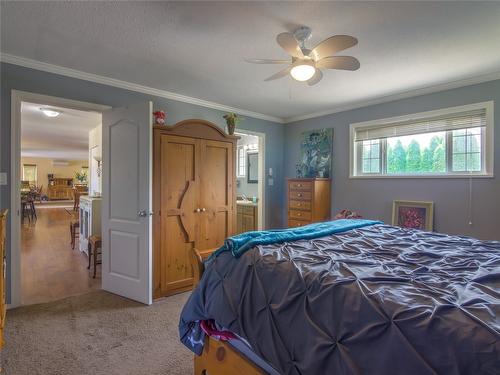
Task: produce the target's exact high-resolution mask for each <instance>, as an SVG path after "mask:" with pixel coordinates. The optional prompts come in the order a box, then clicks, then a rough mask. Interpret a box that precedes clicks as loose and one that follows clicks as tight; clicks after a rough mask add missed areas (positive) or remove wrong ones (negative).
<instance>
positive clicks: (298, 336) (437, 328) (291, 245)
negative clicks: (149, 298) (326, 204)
mask: <svg viewBox="0 0 500 375" xmlns="http://www.w3.org/2000/svg"><path fill="white" fill-rule="evenodd" d="M499 317H500V243H499V242H495V241H480V240H475V239H471V238H466V237H457V236H447V235H443V234H436V233H427V232H422V231H414V230H403V229H400V228H395V227H391V226H386V225H373V226H368V227H364V228H359V229H352V230H349V231H346V232H342V233H336V234H331V235H327V236H324V237H321V238H316V239H302V240H296V241H292V242H283V243H278V244H267V245H257V246H255V247H253V248H251V249H250V250H248V251H246V252H245V253H244V254H242V255H241V256H240V257H239V258H235V257H234V256H233V255H232V254H231V253H230V252H221V253H220V254H219V256H217V257H216V258H215V259H214V260H213V261H211V262H210V264H209V265H208V267H207V269H206V271H205V273H204V275H203V278H202V280H201V282H200V284H199V285H198V287H197V288H196V289H195V290H194V291H193V294H192V295H191V297H190V298H189V300H188V302H187V303H186V305H185V307H184V309H183V312H182V314H181V319H180V325H179V331H180V336H181V340H182V342H183V343H184V344H185V345H186V346H188V347H189V348H190V349H191V350H193V351H194V352H196V353H198V354H199V353H201V350H202V345H203V333H202V332H201V330H200V328H199V323H198V322H199V320H204V319H214V320H215V321H216V322H217V323H218V324H219V325H220V326H222V327H225V328H227V329H229V330H231V331H233V332H234V333H236V334H238V335H240V336H241V337H243V338H245V339H246V340H247V341H248V342H249V343H250V344H251V346H252V348H253V350H254V351H255V352H256V353H257V354H258V355H259V356H260V357H262V358H263V359H264V360H266V361H267V362H269V363H270V364H271V365H272V366H273V367H274V368H276V369H277V370H278V371H279V372H280V373H283V374H314V375H316V374H335V375H338V374H384V375H385V374H405V375H406V374H500V319H499Z"/></svg>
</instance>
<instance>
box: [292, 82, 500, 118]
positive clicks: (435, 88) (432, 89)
mask: <svg viewBox="0 0 500 375" xmlns="http://www.w3.org/2000/svg"><path fill="white" fill-rule="evenodd" d="M498 79H500V72H494V73H489V74H484V75H480V76H475V77H469V78H465V79H461V80H456V81H452V82H447V83H441V84H438V85H432V86H426V87H422V88H418V89H413V90H408V91H404V92H401V93H397V94H392V95H387V96H382V97H380V98H376V99H370V100H364V101H359V102H355V103H351V104H346V105H341V106H336V107H334V108H331V109H329V110H326V111H318V112H313V113H310V114H308V115H301V116H294V117H288V118H285V119H283V120H284V123H285V124H289V123H292V122H296V121H302V120H308V119H311V118H315V117H321V116H327V115H332V114H334V113H339V112H346V111H350V110H353V109H358V108H363V107H368V106H371V105H375V104H382V103H388V102H393V101H396V100H400V99H406V98H411V97H415V96H420V95H425V94H432V93H436V92H440V91H446V90H451V89H456V88H459V87H465V86H472V85H476V84H479V83H484V82H489V81H495V80H498Z"/></svg>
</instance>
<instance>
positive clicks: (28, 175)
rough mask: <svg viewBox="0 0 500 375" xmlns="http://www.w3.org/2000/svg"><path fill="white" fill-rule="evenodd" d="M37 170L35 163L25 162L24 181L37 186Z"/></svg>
mask: <svg viewBox="0 0 500 375" xmlns="http://www.w3.org/2000/svg"><path fill="white" fill-rule="evenodd" d="M36 177H37V170H36V165H35V164H23V181H28V183H29V184H30V186H37V178H36Z"/></svg>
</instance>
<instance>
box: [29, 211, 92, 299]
mask: <svg viewBox="0 0 500 375" xmlns="http://www.w3.org/2000/svg"><path fill="white" fill-rule="evenodd" d="M76 215H77V213H76V212H75V211H72V209H71V208H61V207H56V208H48V207H44V208H40V209H37V216H38V220H36V221H32V222H30V221H28V220H26V219H25V220H24V223H22V224H21V290H22V297H21V302H22V304H23V305H31V304H34V303H42V302H48V301H54V300H58V299H61V298H64V297H68V296H72V295H78V294H83V293H88V292H90V291H93V290H98V289H100V288H101V267H100V266H98V268H97V276H96V278H95V279H93V278H92V272H91V271H92V269H91V270H87V265H88V258H87V256H86V255H85V253H82V252H80V251H79V250H78V239H77V243H76V246H75V249H74V250H72V249H71V245H70V232H69V223H70V221H71V219H72V218H76Z"/></svg>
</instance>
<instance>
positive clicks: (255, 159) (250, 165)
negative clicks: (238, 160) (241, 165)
mask: <svg viewBox="0 0 500 375" xmlns="http://www.w3.org/2000/svg"><path fill="white" fill-rule="evenodd" d="M258 181H259V153H258V152H252V153H247V182H248V183H249V184H256V183H258Z"/></svg>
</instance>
